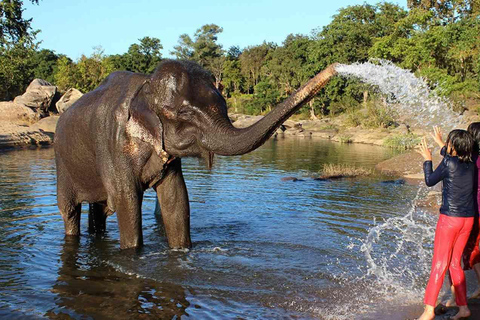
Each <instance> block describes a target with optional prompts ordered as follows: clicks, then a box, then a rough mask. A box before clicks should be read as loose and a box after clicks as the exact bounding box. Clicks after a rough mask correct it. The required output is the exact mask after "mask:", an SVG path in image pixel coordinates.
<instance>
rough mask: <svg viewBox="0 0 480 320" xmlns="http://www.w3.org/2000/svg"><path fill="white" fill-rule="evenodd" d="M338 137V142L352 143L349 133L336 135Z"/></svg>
mask: <svg viewBox="0 0 480 320" xmlns="http://www.w3.org/2000/svg"><path fill="white" fill-rule="evenodd" d="M338 138H339V139H340V143H352V142H353V140H352V136H350V135H341V136H339V137H338Z"/></svg>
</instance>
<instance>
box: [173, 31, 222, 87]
mask: <svg viewBox="0 0 480 320" xmlns="http://www.w3.org/2000/svg"><path fill="white" fill-rule="evenodd" d="M222 32H223V28H221V27H219V26H217V25H216V24H206V25H203V26H202V27H201V28H199V29H197V31H196V32H195V34H194V36H193V39H192V38H190V36H189V35H188V34H182V35H181V36H180V38H179V40H178V45H177V46H175V47H174V51H172V52H171V54H173V55H175V56H176V57H177V58H178V59H185V60H193V61H195V62H197V63H199V64H200V65H201V66H202V67H204V68H206V69H207V70H209V71H210V72H211V73H212V75H213V76H214V78H215V85H216V87H217V88H220V83H221V81H222V77H223V72H224V62H225V60H226V58H225V52H224V50H223V49H222V45H220V44H218V43H217V40H218V36H217V35H218V34H220V33H222Z"/></svg>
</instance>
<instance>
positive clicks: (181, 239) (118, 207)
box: [54, 60, 336, 249]
mask: <svg viewBox="0 0 480 320" xmlns="http://www.w3.org/2000/svg"><path fill="white" fill-rule="evenodd" d="M335 66H336V65H335V64H334V65H330V66H328V67H327V68H326V69H325V70H324V71H322V72H320V73H318V74H317V75H316V76H315V77H313V78H312V79H310V80H309V81H308V82H307V83H306V84H305V85H303V86H302V87H301V88H300V89H298V90H297V91H296V92H294V93H293V94H292V95H291V96H290V97H288V98H286V99H285V100H284V101H283V102H281V103H280V104H279V105H277V106H276V107H275V108H273V109H272V111H271V112H270V113H268V114H267V115H266V116H265V117H264V118H262V119H261V120H260V121H258V122H257V123H255V124H253V125H252V126H250V127H247V128H243V129H239V128H236V127H234V126H233V125H232V123H231V121H230V119H229V118H228V114H227V105H226V101H225V99H224V97H223V96H222V94H221V93H220V92H219V90H218V89H217V88H216V87H215V85H214V82H213V81H212V77H211V75H210V73H209V72H207V71H206V70H205V69H203V68H202V67H200V66H199V65H198V64H196V63H195V62H191V61H183V60H164V61H162V62H160V64H159V66H158V67H157V69H156V70H155V71H154V73H153V74H151V75H145V74H139V73H132V72H127V71H117V72H114V73H112V74H110V75H109V76H108V77H107V78H106V79H105V80H104V81H103V82H102V83H101V84H100V85H99V86H98V87H97V88H96V89H95V90H93V91H91V92H89V93H86V94H84V95H83V96H82V97H81V98H80V99H78V100H77V101H76V102H75V103H74V104H73V105H72V106H71V107H70V108H69V109H67V110H66V111H65V112H64V113H63V114H62V115H61V116H60V118H59V120H58V123H57V128H56V133H55V137H54V149H55V162H56V171H57V203H58V207H59V210H60V213H61V215H62V218H63V221H64V226H65V234H66V235H67V236H79V235H80V213H81V203H82V202H88V203H89V204H90V207H89V208H90V210H89V215H88V219H89V224H88V225H89V228H88V229H89V232H90V233H102V232H103V231H105V223H106V218H107V216H109V215H111V214H113V213H114V212H115V213H116V214H117V221H118V228H119V233H120V248H121V249H127V248H135V247H141V246H142V245H143V235H142V217H141V206H142V199H143V193H144V191H145V190H146V189H148V188H153V189H154V190H155V191H156V194H157V197H158V203H159V205H160V208H161V216H162V221H163V224H164V227H165V233H166V237H167V242H168V245H169V247H170V248H190V247H191V246H192V242H191V238H190V207H189V200H188V193H187V189H186V186H185V182H184V178H183V175H182V164H181V159H182V158H183V157H201V158H204V159H206V160H207V164H208V166H209V167H211V164H212V161H213V157H214V155H221V156H231V155H241V154H245V153H247V152H250V151H252V150H254V149H256V148H258V147H259V146H261V145H262V144H263V143H264V142H265V141H266V140H267V139H269V138H270V137H271V136H272V134H273V133H274V132H275V130H276V129H277V128H278V127H279V126H280V125H282V123H283V122H284V121H285V120H286V119H287V118H288V117H289V116H291V115H292V114H293V113H294V112H295V111H297V110H298V109H299V108H300V107H301V106H302V105H303V104H304V103H306V102H308V101H309V100H310V99H312V98H313V97H314V96H315V95H316V94H317V93H318V92H319V90H320V89H321V88H322V87H323V86H324V85H325V84H326V83H327V82H328V80H329V79H330V78H331V77H332V76H334V75H335V74H336V71H335Z"/></svg>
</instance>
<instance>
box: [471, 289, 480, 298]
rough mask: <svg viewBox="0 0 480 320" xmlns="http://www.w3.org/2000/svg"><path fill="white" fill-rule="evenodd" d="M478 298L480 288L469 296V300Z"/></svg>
mask: <svg viewBox="0 0 480 320" xmlns="http://www.w3.org/2000/svg"><path fill="white" fill-rule="evenodd" d="M479 297H480V287H478V288H477V290H475V292H474V293H472V295H471V296H470V299H477V298H479Z"/></svg>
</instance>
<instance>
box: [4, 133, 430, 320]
mask: <svg viewBox="0 0 480 320" xmlns="http://www.w3.org/2000/svg"><path fill="white" fill-rule="evenodd" d="M392 152H393V151H391V150H388V149H385V148H381V147H373V146H364V145H342V144H335V143H331V142H327V141H316V140H311V139H299V140H294V139H291V140H279V141H275V140H270V141H268V142H267V143H266V144H265V145H264V146H263V147H261V148H260V149H258V150H256V151H255V152H252V153H250V154H248V155H245V156H240V157H217V158H216V163H215V165H214V168H213V170H212V171H211V172H210V171H208V170H206V169H205V166H204V165H202V164H199V163H198V161H197V160H195V159H184V161H183V166H184V174H185V178H186V183H187V186H188V189H189V196H190V201H191V227H192V241H193V244H194V247H193V248H192V249H191V250H190V251H186V252H182V251H171V250H168V248H167V246H166V241H165V237H164V233H163V231H162V227H161V224H160V223H159V220H158V219H157V217H156V216H155V215H154V214H153V211H154V207H155V203H154V201H155V194H154V193H153V192H152V191H148V192H147V193H146V196H145V200H144V205H143V234H144V242H145V246H144V248H143V249H142V250H141V251H140V252H137V253H134V252H130V251H120V250H119V241H118V229H117V224H116V217H115V216H112V217H110V218H109V219H108V220H107V230H108V231H107V233H106V235H105V236H104V237H103V238H101V239H98V238H95V237H94V236H89V235H88V234H87V233H86V229H87V225H86V224H87V216H86V212H87V211H86V210H87V206H84V208H83V209H84V210H83V212H84V215H83V216H82V236H81V237H80V238H79V240H72V239H65V238H64V236H63V222H62V219H61V217H60V214H59V211H58V209H57V207H56V197H55V188H56V185H55V163H54V157H53V149H51V148H49V149H37V150H22V151H9V152H5V151H3V152H2V154H1V155H0V318H2V319H3V318H6V319H8V318H11V319H22V318H23V319H42V318H49V319H69V318H74V319H111V318H115V319H159V318H161V319H171V318H177V319H178V318H184V317H187V316H190V317H191V318H194V319H231V318H235V319H267V318H268V319H272V318H274V319H277V318H281V319H284V318H293V319H297V318H298V319H375V318H383V317H384V316H385V315H387V314H389V318H390V319H404V318H405V316H406V315H410V313H409V310H411V309H412V307H418V306H419V302H420V303H421V300H418V299H419V295H420V292H421V291H422V289H423V286H424V285H425V279H426V272H428V270H423V269H422V268H423V266H424V261H423V260H425V259H426V260H428V252H429V251H430V250H428V249H431V239H430V237H431V235H432V234H433V233H431V231H432V230H433V229H432V227H433V225H434V221H435V219H434V218H430V217H429V216H426V215H425V214H424V213H422V212H420V211H418V210H417V209H414V208H413V209H412V201H413V200H414V198H415V197H416V195H417V192H418V187H416V186H412V185H408V184H396V183H391V182H385V181H384V180H385V179H386V178H385V177H372V178H363V179H344V180H336V181H314V180H312V179H308V178H305V181H298V182H293V181H285V182H282V181H281V178H282V177H286V176H295V177H309V176H310V175H312V174H313V173H316V172H318V170H320V169H321V168H322V165H323V163H349V164H354V165H357V166H364V167H373V166H374V165H375V164H376V163H377V162H379V161H381V160H382V159H386V158H388V157H390V156H391V155H392ZM409 214H410V215H409ZM392 219H393V220H392ZM375 226H376V227H377V228H376V229H374V230H376V231H375V232H374V234H372V233H370V236H369V231H370V230H371V229H372V228H373V227H375ZM429 232H430V233H429ZM406 234H408V237H406ZM400 241H403V242H402V248H399V247H398V244H399V243H400ZM422 248H425V249H426V251H425V252H427V253H424V252H423V251H422V250H423V249H422ZM417 252H420V255H421V258H418V254H417ZM426 255H427V256H426ZM412 257H413V259H412ZM367 258H368V259H367ZM422 259H423V260H422ZM392 261H395V264H393V265H392V264H391V262H392ZM416 269H422V270H418V272H417V271H416ZM406 297H409V298H406ZM392 299H394V300H395V302H394V303H393V307H392V308H389V309H387V308H386V307H385V302H387V301H389V302H390V303H391V301H392ZM420 299H421V297H420ZM379 314H381V316H378V315H379Z"/></svg>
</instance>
